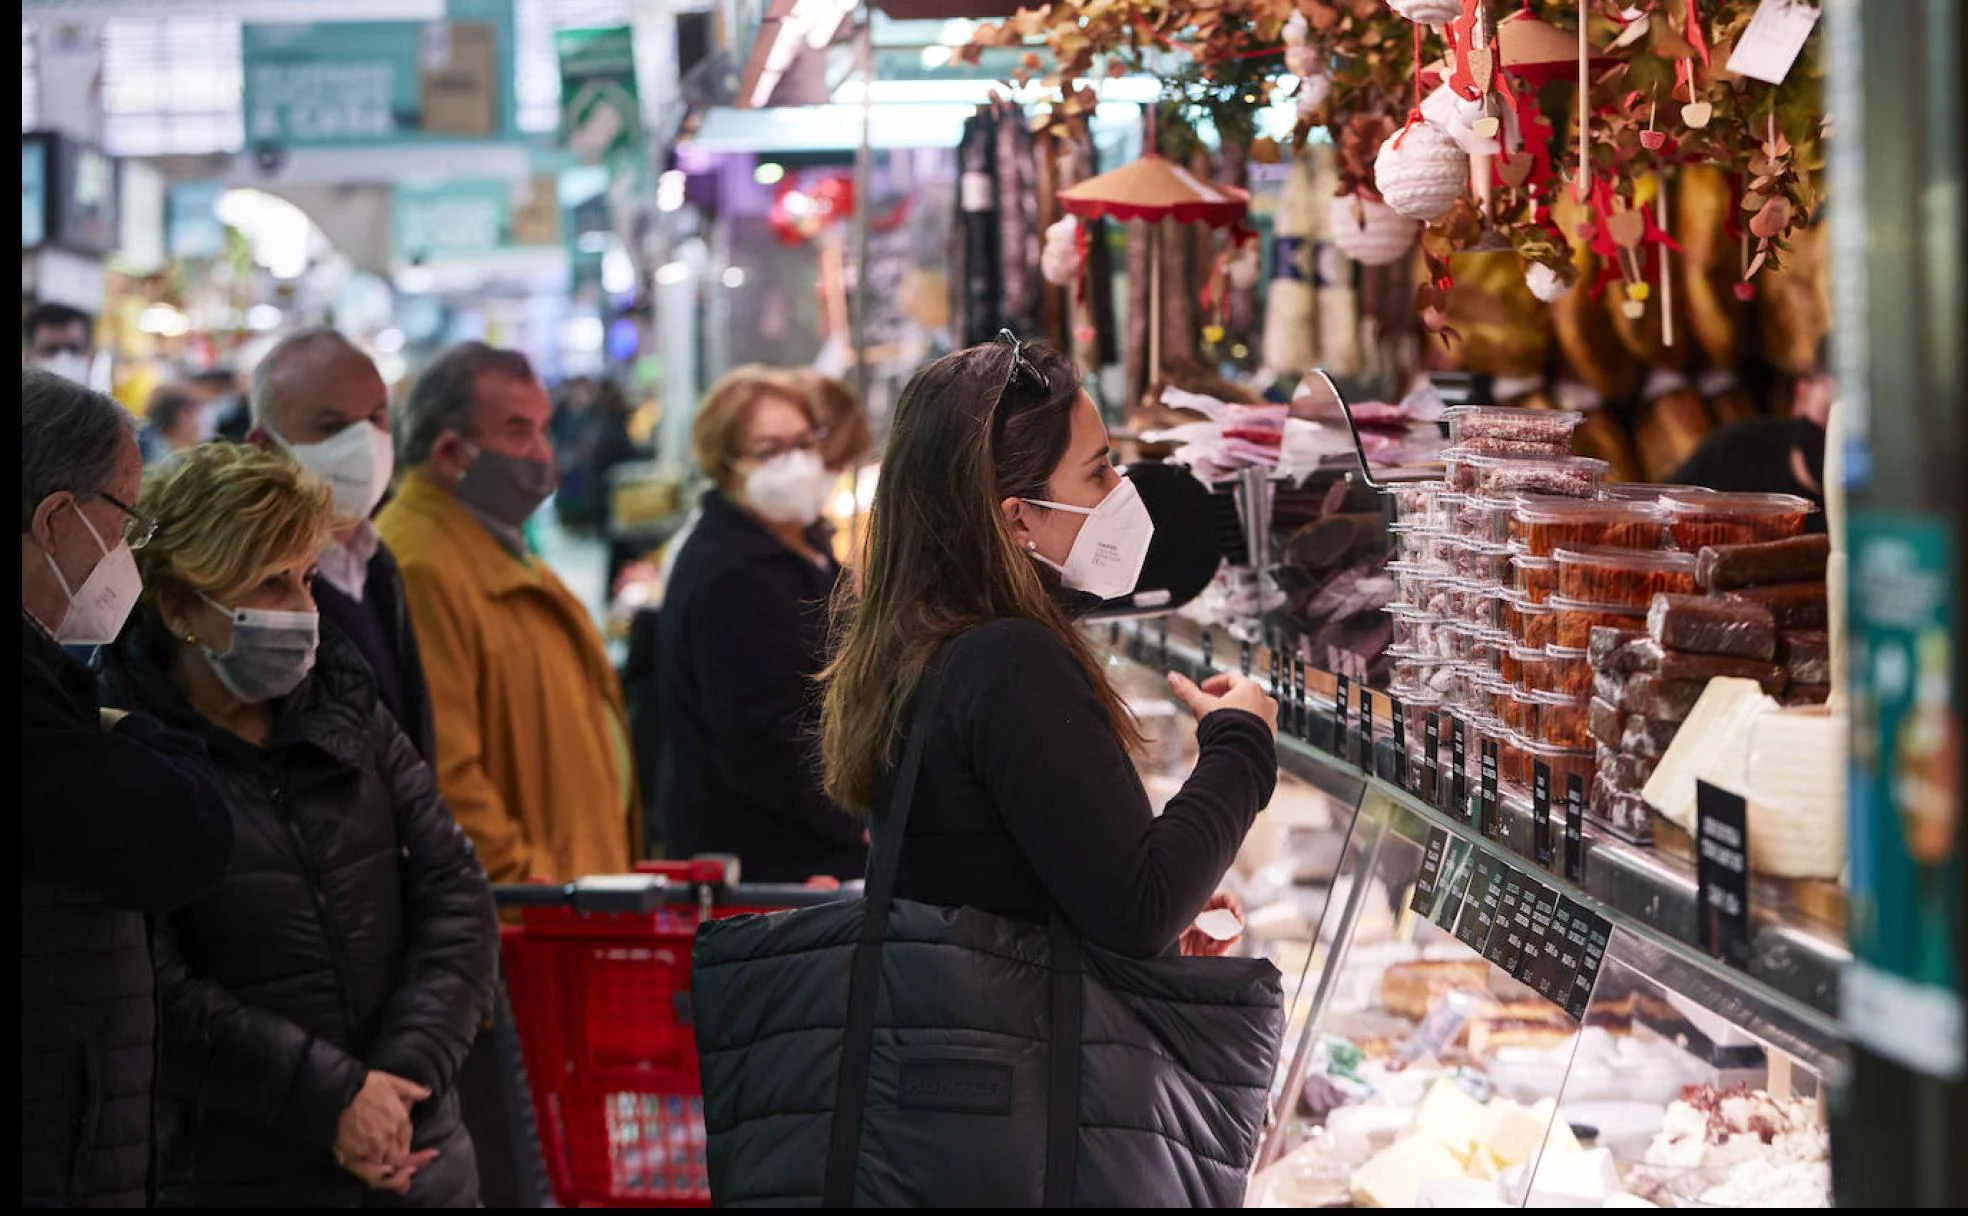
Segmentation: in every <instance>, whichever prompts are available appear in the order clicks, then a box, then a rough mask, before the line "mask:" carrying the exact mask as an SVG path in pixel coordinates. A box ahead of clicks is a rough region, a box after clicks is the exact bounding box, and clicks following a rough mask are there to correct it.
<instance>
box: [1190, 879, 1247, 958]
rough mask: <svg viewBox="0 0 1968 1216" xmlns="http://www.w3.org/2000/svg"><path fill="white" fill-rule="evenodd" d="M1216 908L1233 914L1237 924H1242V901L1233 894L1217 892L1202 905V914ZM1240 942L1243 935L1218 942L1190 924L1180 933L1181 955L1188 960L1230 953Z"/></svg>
mask: <svg viewBox="0 0 1968 1216" xmlns="http://www.w3.org/2000/svg"><path fill="white" fill-rule="evenodd" d="M1217 908H1223V909H1226V910H1228V911H1230V912H1233V913H1235V914H1236V917H1237V920H1238V922H1239V923H1242V921H1243V919H1244V901H1243V900H1241V899H1238V898H1237V896H1236V895H1235V894H1234V893H1233V892H1230V891H1218V892H1217V893H1216V894H1214V895H1212V896H1210V900H1209V902H1208V903H1207V904H1204V905H1203V911H1204V912H1209V911H1213V910H1214V909H1217ZM1198 915H1200V913H1199V914H1198ZM1242 940H1244V935H1243V934H1242V933H1241V932H1240V933H1238V934H1237V936H1235V937H1232V938H1229V939H1227V940H1224V941H1218V940H1217V939H1216V938H1214V937H1211V936H1210V935H1209V934H1207V933H1205V932H1203V931H1202V930H1201V929H1198V928H1196V926H1195V925H1193V924H1192V925H1190V926H1189V927H1188V928H1187V929H1184V930H1183V931H1182V937H1181V946H1182V953H1183V954H1185V955H1187V956H1189V957H1190V958H1215V957H1217V956H1218V955H1223V954H1228V953H1230V950H1231V948H1232V947H1233V946H1235V945H1236V944H1237V943H1238V942H1240V941H1242Z"/></svg>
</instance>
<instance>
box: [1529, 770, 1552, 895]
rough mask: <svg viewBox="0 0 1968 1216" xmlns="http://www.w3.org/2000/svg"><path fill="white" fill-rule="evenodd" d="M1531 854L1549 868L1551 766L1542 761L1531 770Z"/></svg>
mask: <svg viewBox="0 0 1968 1216" xmlns="http://www.w3.org/2000/svg"><path fill="white" fill-rule="evenodd" d="M1531 853H1532V855H1533V856H1535V857H1536V858H1537V863H1538V864H1539V865H1541V866H1543V867H1545V868H1546V869H1550V868H1551V856H1552V851H1551V766H1550V765H1549V764H1546V763H1545V762H1544V761H1542V760H1540V761H1538V762H1537V764H1536V766H1535V767H1533V768H1532V770H1531Z"/></svg>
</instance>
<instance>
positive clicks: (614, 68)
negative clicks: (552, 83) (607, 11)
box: [554, 26, 643, 178]
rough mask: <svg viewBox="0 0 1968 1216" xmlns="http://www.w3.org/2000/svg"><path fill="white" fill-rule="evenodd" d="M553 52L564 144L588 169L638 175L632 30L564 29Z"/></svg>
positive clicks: (638, 131) (637, 107)
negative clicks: (557, 69)
mask: <svg viewBox="0 0 1968 1216" xmlns="http://www.w3.org/2000/svg"><path fill="white" fill-rule="evenodd" d="M554 51H555V53H556V54H557V56H558V57H559V60H560V140H561V144H562V145H563V146H564V147H566V148H568V149H570V150H571V151H573V152H574V154H575V155H576V156H578V157H579V158H580V159H581V161H582V163H584V164H590V165H607V166H608V167H609V170H610V175H611V176H613V177H616V178H621V177H623V176H624V175H625V174H626V173H632V172H637V171H639V169H640V163H641V159H642V147H643V130H642V105H641V102H640V101H639V100H638V97H637V93H636V74H635V39H634V35H633V31H631V30H630V29H629V28H628V27H626V26H620V27H616V28H613V29H601V30H559V31H557V32H555V34H554Z"/></svg>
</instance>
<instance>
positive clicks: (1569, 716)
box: [1534, 692, 1592, 747]
mask: <svg viewBox="0 0 1968 1216" xmlns="http://www.w3.org/2000/svg"><path fill="white" fill-rule="evenodd" d="M1535 695H1536V696H1537V697H1538V698H1539V700H1538V719H1537V721H1538V725H1537V732H1536V735H1535V736H1534V737H1535V738H1536V739H1537V740H1538V741H1539V742H1541V743H1549V744H1552V745H1553V746H1556V747H1590V746H1592V732H1591V731H1590V730H1589V729H1588V718H1589V713H1588V706H1590V704H1591V703H1592V698H1591V697H1570V696H1566V695H1565V694H1564V693H1562V692H1541V693H1537V694H1535Z"/></svg>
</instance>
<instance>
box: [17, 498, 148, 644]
mask: <svg viewBox="0 0 1968 1216" xmlns="http://www.w3.org/2000/svg"><path fill="white" fill-rule="evenodd" d="M75 513H76V515H78V516H81V519H82V526H83V527H85V528H87V529H88V530H89V535H90V536H93V537H95V539H96V547H97V548H98V549H101V550H102V560H101V561H98V562H97V563H96V565H95V569H93V570H91V571H89V576H88V577H87V578H85V579H83V580H82V585H81V586H80V587H77V588H75V589H74V590H70V589H69V586H68V579H67V578H66V577H65V576H64V575H63V574H62V571H61V563H60V562H57V561H56V560H55V555H54V554H52V553H49V552H48V551H47V550H45V549H43V550H42V551H41V555H42V556H43V557H45V558H47V559H48V568H49V569H50V570H53V571H54V572H55V581H56V582H58V583H60V584H61V589H62V594H63V595H65V596H67V597H68V612H67V614H66V615H64V616H63V617H62V621H61V626H60V627H59V628H57V629H56V630H55V631H54V634H55V640H56V641H57V642H60V643H62V644H63V645H73V646H106V645H108V644H109V643H111V642H114V641H115V640H116V635H117V634H119V633H122V632H123V622H124V621H127V620H129V619H130V609H132V608H135V607H136V606H137V597H138V596H140V595H142V594H143V577H142V576H141V575H139V574H138V573H137V557H136V554H134V553H132V552H130V546H129V545H127V544H124V543H123V541H122V540H121V539H118V540H117V542H116V547H115V548H113V549H112V548H111V547H110V546H109V545H108V544H107V543H105V542H104V541H103V538H102V533H100V532H98V531H96V525H94V524H92V523H90V522H89V517H88V516H87V515H83V514H82V508H81V506H80V505H79V504H78V505H77V506H76V508H75Z"/></svg>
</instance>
